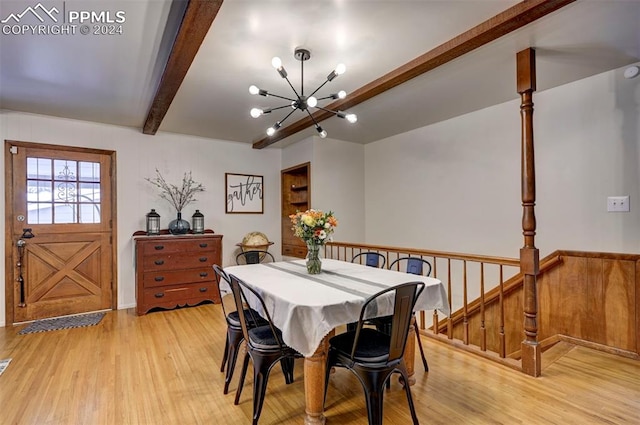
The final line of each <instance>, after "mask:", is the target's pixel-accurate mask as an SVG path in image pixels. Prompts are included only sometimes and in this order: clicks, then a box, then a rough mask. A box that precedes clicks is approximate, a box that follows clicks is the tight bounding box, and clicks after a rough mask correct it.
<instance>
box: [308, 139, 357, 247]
mask: <svg viewBox="0 0 640 425" xmlns="http://www.w3.org/2000/svg"><path fill="white" fill-rule="evenodd" d="M315 139H316V140H315V142H314V144H313V162H312V165H311V173H312V178H311V182H312V192H311V203H312V205H313V207H314V208H318V209H321V210H324V211H328V210H331V211H333V212H334V213H335V216H336V218H337V219H338V227H337V228H336V231H335V233H334V234H333V240H335V241H341V242H360V241H363V240H364V239H365V238H364V228H365V221H366V214H365V212H364V211H363V209H362V206H363V205H364V190H365V184H364V146H363V145H360V144H356V143H348V142H343V141H340V140H334V139H321V138H319V137H316V138H315Z"/></svg>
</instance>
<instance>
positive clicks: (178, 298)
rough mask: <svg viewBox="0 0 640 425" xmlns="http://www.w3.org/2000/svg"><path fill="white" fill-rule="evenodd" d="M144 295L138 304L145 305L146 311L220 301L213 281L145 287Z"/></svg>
mask: <svg viewBox="0 0 640 425" xmlns="http://www.w3.org/2000/svg"><path fill="white" fill-rule="evenodd" d="M142 297H143V298H142V300H138V304H140V305H141V306H143V309H144V310H145V311H148V310H149V309H151V308H153V307H162V308H173V307H176V306H183V305H187V304H188V305H195V304H198V303H200V302H202V301H212V302H216V303H217V302H220V297H219V295H218V291H217V288H216V285H215V284H214V283H213V282H203V283H190V284H186V285H173V286H164V287H160V288H150V289H145V290H144V292H143V294H142Z"/></svg>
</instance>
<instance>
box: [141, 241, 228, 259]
mask: <svg viewBox="0 0 640 425" xmlns="http://www.w3.org/2000/svg"><path fill="white" fill-rule="evenodd" d="M216 250H217V247H216V246H215V244H214V242H213V241H212V240H207V239H198V240H188V239H184V240H173V241H167V240H158V241H145V243H144V244H143V245H142V255H144V256H147V255H154V254H160V253H172V252H194V253H198V252H206V251H209V252H215V251H216Z"/></svg>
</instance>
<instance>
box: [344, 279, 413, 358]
mask: <svg viewBox="0 0 640 425" xmlns="http://www.w3.org/2000/svg"><path fill="white" fill-rule="evenodd" d="M424 287H425V284H424V283H423V282H407V283H402V284H400V285H396V286H391V287H389V288H386V289H383V290H382V291H380V292H378V293H376V294H374V295H372V296H371V297H369V298H368V299H367V301H366V302H365V303H364V305H363V306H362V310H360V318H359V319H358V324H357V326H356V335H355V338H354V341H353V347H352V349H351V359H352V360H353V358H354V357H355V352H356V348H357V347H358V340H359V338H360V331H361V330H362V327H363V326H364V325H365V322H366V321H367V320H368V319H371V317H367V316H366V314H367V312H368V309H372V310H377V304H372V303H378V302H379V301H380V302H384V301H385V300H381V298H383V297H385V296H387V297H388V296H389V293H390V292H395V294H394V296H393V315H392V316H391V317H392V318H391V338H390V346H389V358H388V359H387V363H390V362H393V361H395V360H398V359H400V358H402V356H403V355H404V348H405V345H406V343H407V335H408V334H409V326H410V325H411V321H412V320H413V307H414V306H415V304H416V300H417V299H418V297H419V296H420V294H421V293H422V291H423V290H424ZM374 307H375V309H374Z"/></svg>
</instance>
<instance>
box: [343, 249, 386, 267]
mask: <svg viewBox="0 0 640 425" xmlns="http://www.w3.org/2000/svg"><path fill="white" fill-rule="evenodd" d="M362 257H364V259H365V265H366V266H369V267H379V268H384V264H385V262H386V259H385V258H384V255H382V254H380V253H379V252H373V251H368V252H361V253H360V254H356V255H354V256H353V258H352V259H351V262H352V263H356V262H357V263H360V264H362ZM356 260H357V261H356Z"/></svg>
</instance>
